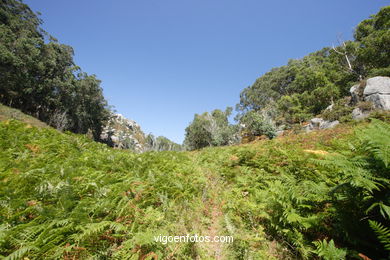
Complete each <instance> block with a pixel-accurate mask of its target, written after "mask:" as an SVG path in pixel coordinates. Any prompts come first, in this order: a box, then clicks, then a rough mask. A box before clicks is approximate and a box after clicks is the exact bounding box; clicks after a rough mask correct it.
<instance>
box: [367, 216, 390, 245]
mask: <svg viewBox="0 0 390 260" xmlns="http://www.w3.org/2000/svg"><path fill="white" fill-rule="evenodd" d="M368 222H369V224H370V227H371V228H372V229H373V230H374V232H375V234H376V235H377V237H378V240H379V241H380V242H381V244H382V245H383V246H384V248H385V249H386V250H388V251H390V228H388V227H384V226H383V225H382V224H381V223H378V222H376V221H374V220H369V221H368Z"/></svg>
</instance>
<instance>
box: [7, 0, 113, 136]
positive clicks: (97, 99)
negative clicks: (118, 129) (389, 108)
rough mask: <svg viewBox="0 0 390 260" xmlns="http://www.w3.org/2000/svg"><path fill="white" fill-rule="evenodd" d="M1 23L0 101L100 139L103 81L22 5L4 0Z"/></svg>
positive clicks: (103, 116)
mask: <svg viewBox="0 0 390 260" xmlns="http://www.w3.org/2000/svg"><path fill="white" fill-rule="evenodd" d="M0 21H1V24H0V86H1V87H0V102H1V103H3V104H5V105H8V106H11V107H14V108H19V109H21V110H22V111H23V112H26V113H28V114H31V115H34V116H36V117H38V118H39V119H40V120H42V121H44V122H46V123H48V124H50V125H51V126H54V127H56V128H58V129H61V130H70V131H73V132H76V133H87V132H88V131H91V132H92V134H93V136H94V137H95V139H98V138H99V136H100V131H101V128H102V125H103V124H104V121H105V120H106V119H107V117H108V109H107V102H106V100H105V99H104V97H103V93H102V89H101V87H100V80H98V79H97V78H96V76H95V75H88V74H87V73H85V72H82V71H81V69H80V68H79V67H78V66H77V65H76V64H75V63H74V60H73V55H74V52H73V49H72V47H70V46H68V45H64V44H60V43H59V42H58V41H57V40H56V39H55V38H53V37H52V36H50V35H49V34H48V33H47V32H45V31H44V30H43V29H42V28H41V27H40V25H41V23H42V21H41V20H40V19H39V17H38V16H37V14H35V13H34V12H33V11H32V10H31V9H30V8H29V7H28V6H27V5H26V4H24V3H23V2H21V1H17V0H2V1H1V2H0Z"/></svg>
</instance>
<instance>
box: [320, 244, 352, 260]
mask: <svg viewBox="0 0 390 260" xmlns="http://www.w3.org/2000/svg"><path fill="white" fill-rule="evenodd" d="M314 244H315V246H316V250H315V252H316V253H317V254H318V256H321V257H322V258H323V259H325V260H342V259H345V256H346V252H345V250H343V249H340V248H337V247H335V245H334V241H333V240H330V242H329V243H328V242H327V241H326V240H325V239H324V240H323V241H315V242H314Z"/></svg>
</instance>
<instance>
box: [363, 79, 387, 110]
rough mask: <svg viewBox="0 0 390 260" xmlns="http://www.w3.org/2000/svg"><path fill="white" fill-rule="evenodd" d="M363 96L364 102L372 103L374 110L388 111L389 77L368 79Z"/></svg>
mask: <svg viewBox="0 0 390 260" xmlns="http://www.w3.org/2000/svg"><path fill="white" fill-rule="evenodd" d="M363 95H364V100H365V101H370V102H372V104H373V106H374V108H376V109H383V110H390V77H374V78H370V79H368V80H367V85H366V87H365V89H364V92H363Z"/></svg>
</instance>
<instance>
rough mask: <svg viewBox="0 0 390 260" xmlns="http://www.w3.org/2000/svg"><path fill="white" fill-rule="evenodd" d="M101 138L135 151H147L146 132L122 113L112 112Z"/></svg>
mask: <svg viewBox="0 0 390 260" xmlns="http://www.w3.org/2000/svg"><path fill="white" fill-rule="evenodd" d="M100 138H101V139H102V141H103V142H105V143H107V144H108V145H109V146H112V147H115V148H119V149H130V150H133V151H134V152H138V153H140V152H144V151H145V149H146V148H145V134H144V133H143V132H142V130H141V127H140V126H139V125H138V124H137V123H136V122H135V121H134V120H131V119H127V118H125V117H124V116H123V115H121V114H112V115H111V117H110V119H109V121H108V122H107V125H106V126H105V127H104V128H103V130H102V133H101V135H100Z"/></svg>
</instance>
